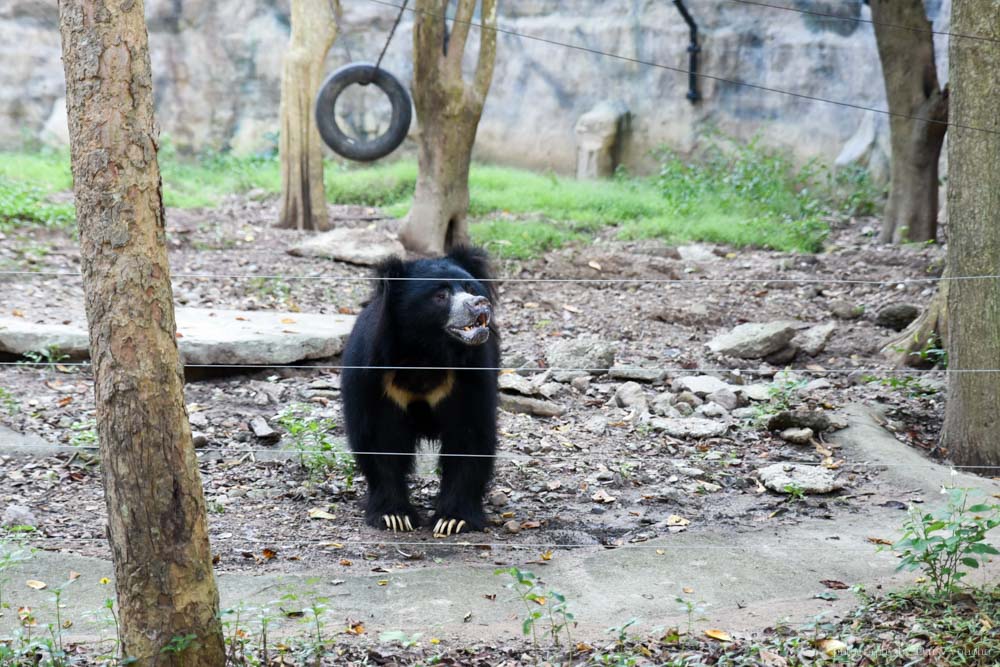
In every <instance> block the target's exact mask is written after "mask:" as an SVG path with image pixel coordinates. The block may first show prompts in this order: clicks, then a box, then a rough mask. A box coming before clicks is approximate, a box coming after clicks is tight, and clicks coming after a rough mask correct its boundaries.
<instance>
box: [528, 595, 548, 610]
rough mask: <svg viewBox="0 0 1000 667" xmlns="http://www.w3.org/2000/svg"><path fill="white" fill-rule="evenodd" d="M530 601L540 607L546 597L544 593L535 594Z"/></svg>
mask: <svg viewBox="0 0 1000 667" xmlns="http://www.w3.org/2000/svg"><path fill="white" fill-rule="evenodd" d="M531 601H532V602H534V603H535V604H537V605H538V606H539V607H541V606H543V605H544V604H545V601H546V598H545V596H544V595H536V596H535V597H533V598H531Z"/></svg>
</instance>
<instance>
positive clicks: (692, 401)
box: [674, 391, 705, 407]
mask: <svg viewBox="0 0 1000 667" xmlns="http://www.w3.org/2000/svg"><path fill="white" fill-rule="evenodd" d="M704 402H705V401H703V400H701V399H700V398H698V397H697V396H696V395H695V394H693V393H692V392H690V391H682V392H681V393H679V394H677V396H676V397H675V398H674V405H677V404H679V403H687V404H688V405H690V406H691V407H697V406H699V405H701V404H702V403H704Z"/></svg>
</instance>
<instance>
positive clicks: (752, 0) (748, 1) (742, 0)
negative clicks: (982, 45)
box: [724, 0, 1000, 44]
mask: <svg viewBox="0 0 1000 667" xmlns="http://www.w3.org/2000/svg"><path fill="white" fill-rule="evenodd" d="M724 1H725V2H734V3H737V4H740V5H754V6H756V7H766V8H768V9H780V10H782V11H786V12H797V13H799V14H809V15H810V16H821V17H823V18H828V19H834V20H836V21H848V22H852V23H867V24H869V25H881V26H885V27H886V28H894V29H896V30H908V31H910V32H915V33H920V34H927V35H942V36H945V37H960V38H962V39H975V40H979V41H982V42H993V43H996V44H1000V39H995V38H993V37H986V36H983V35H968V34H963V33H959V32H945V31H943V30H925V29H923V28H916V27H912V26H906V25H899V24H898V23H887V22H885V21H874V20H872V19H863V18H861V17H853V16H837V15H836V14H827V13H825V12H819V11H816V10H815V9H800V8H798V7H788V6H787V5H772V4H768V3H766V2H756V0H724Z"/></svg>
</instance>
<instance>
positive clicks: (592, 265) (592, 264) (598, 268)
mask: <svg viewBox="0 0 1000 667" xmlns="http://www.w3.org/2000/svg"><path fill="white" fill-rule="evenodd" d="M587 266H589V267H590V268H592V269H594V270H596V271H601V270H602V269H601V265H600V264H598V263H597V262H595V261H593V260H591V261H589V262H587Z"/></svg>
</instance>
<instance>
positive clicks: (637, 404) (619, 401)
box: [615, 382, 649, 413]
mask: <svg viewBox="0 0 1000 667" xmlns="http://www.w3.org/2000/svg"><path fill="white" fill-rule="evenodd" d="M615 405H617V406H618V407H622V408H626V409H628V410H636V411H637V412H639V413H643V412H648V411H649V407H648V404H647V403H646V395H645V394H644V393H643V391H642V386H640V385H639V383H638V382H626V383H625V384H623V385H621V386H620V387H618V389H617V390H615Z"/></svg>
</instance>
